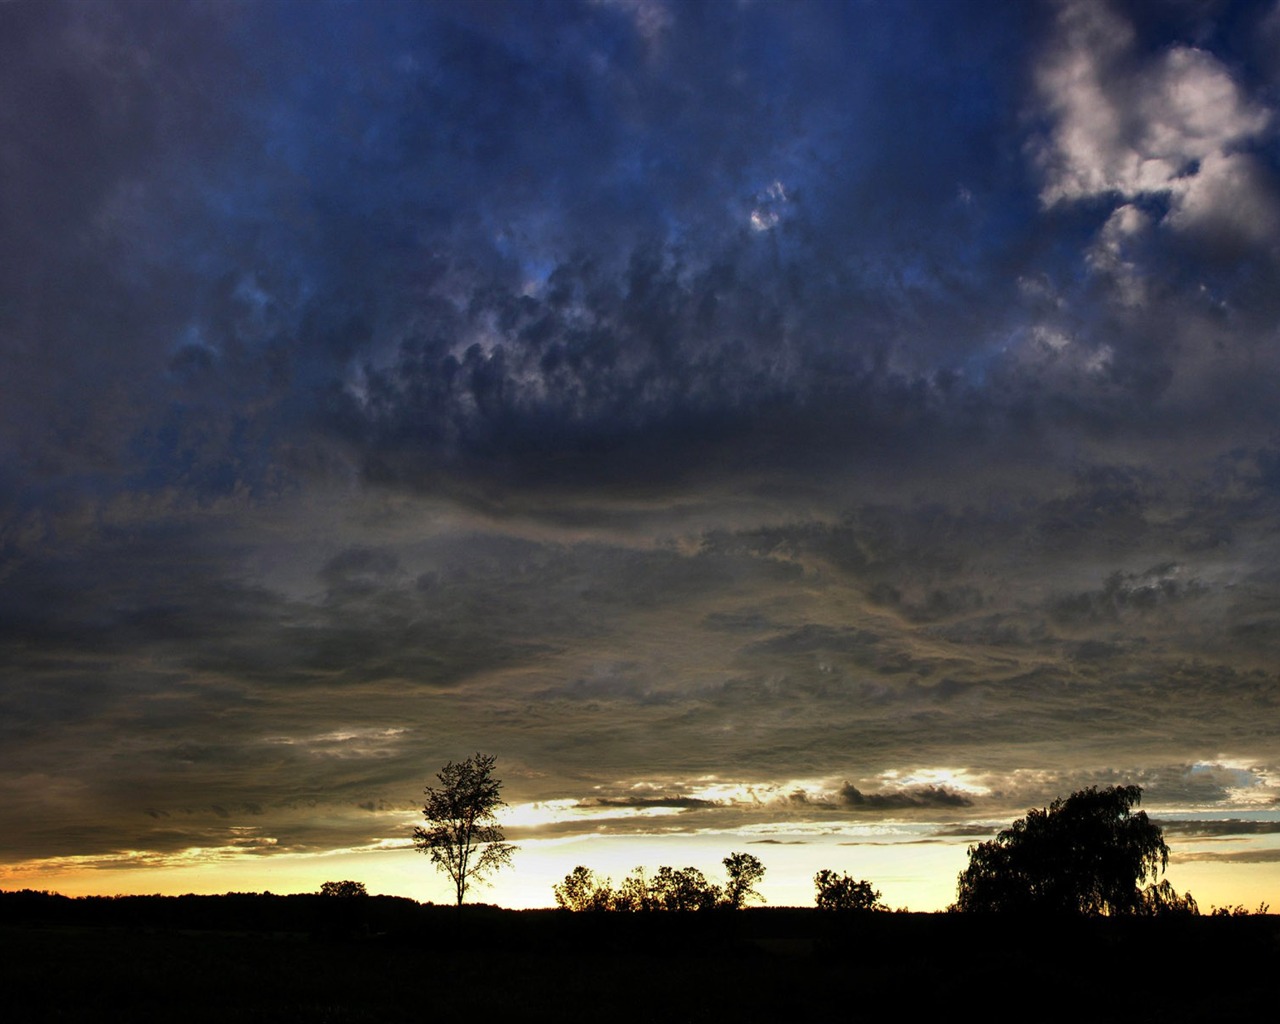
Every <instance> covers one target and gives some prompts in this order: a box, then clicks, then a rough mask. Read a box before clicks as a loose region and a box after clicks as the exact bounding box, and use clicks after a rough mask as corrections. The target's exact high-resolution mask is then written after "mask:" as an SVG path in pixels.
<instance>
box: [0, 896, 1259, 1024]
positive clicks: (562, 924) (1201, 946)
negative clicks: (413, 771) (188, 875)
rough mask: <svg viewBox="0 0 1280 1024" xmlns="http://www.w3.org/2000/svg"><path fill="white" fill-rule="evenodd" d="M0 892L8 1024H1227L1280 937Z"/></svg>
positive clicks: (953, 918)
mask: <svg viewBox="0 0 1280 1024" xmlns="http://www.w3.org/2000/svg"><path fill="white" fill-rule="evenodd" d="M22 895H23V894H0V993H2V994H3V995H2V996H0V998H2V999H3V1006H2V1007H0V1009H2V1010H3V1011H4V1019H5V1020H8V1021H90V1020H92V1021H103V1020H134V1021H159V1020H164V1021H183V1022H193V1021H215V1020H216V1021H219V1022H225V1021H332V1022H339V1021H340V1022H348V1021H350V1022H355V1021H379V1022H394V1021H408V1020H411V1019H414V1020H416V1019H421V1018H427V1019H431V1020H437V1021H438V1020H462V1019H465V1020H486V1019H487V1020H501V1019H511V1020H551V1019H558V1020H596V1019H606V1020H610V1021H612V1020H622V1021H663V1022H667V1021H720V1020H735V1019H736V1020H783V1021H785V1020H805V1019H814V1018H818V1019H822V1018H826V1017H838V1019H868V1020H871V1019H883V1018H884V1017H886V1016H887V1015H890V1014H892V1015H893V1016H895V1017H896V1016H899V1015H902V1016H914V1013H913V1012H912V1011H926V1012H928V1013H930V1014H931V1015H937V1016H939V1017H945V1018H946V1019H949V1020H978V1019H984V1020H992V1019H1004V1020H1014V1021H1019V1022H1033V1021H1042V1020H1076V1019H1085V1020H1091V1021H1096V1020H1106V1021H1126V1022H1137V1021H1209V1020H1241V1019H1247V1018H1251V1017H1255V1016H1262V1015H1263V1014H1265V1015H1266V1018H1267V1019H1270V1017H1271V1015H1272V1013H1273V1012H1274V1007H1275V1003H1276V999H1277V995H1276V991H1277V990H1276V985H1275V981H1274V978H1275V974H1274V967H1275V964H1276V962H1277V954H1280V918H1277V917H1275V916H1267V917H1259V916H1253V917H1242V918H1210V917H1201V918H1190V919H1177V920H1163V921H1162V920H1134V921H1114V920H1113V921H1060V922H1028V921H1017V920H1006V919H995V918H991V919H983V918H974V917H961V916H958V915H946V914H874V915H868V916H840V915H820V914H819V913H818V912H817V911H813V910H793V909H786V908H778V909H759V910H747V911H738V912H727V913H713V914H706V915H696V914H694V915H669V914H645V915H616V914H605V915H601V914H596V915H570V914H567V913H561V912H556V911H524V912H515V911H502V910H496V909H494V908H487V907H472V908H467V909H466V910H465V911H464V913H463V915H462V917H461V918H459V917H458V916H457V915H456V914H455V913H454V911H453V909H452V908H442V907H420V906H418V905H417V904H414V903H412V902H411V901H408V900H398V899H393V898H390V897H369V898H368V899H367V900H362V901H345V900H337V901H335V900H332V899H331V900H329V901H325V900H323V899H322V898H320V897H308V896H291V897H283V896H267V895H233V896H224V897H177V898H158V897H139V898H123V899H114V900H90V901H86V900H74V901H72V900H65V899H62V898H50V897H37V896H35V895H31V896H26V898H25V899H22V898H19V897H20V896H22Z"/></svg>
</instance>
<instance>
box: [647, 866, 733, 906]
mask: <svg viewBox="0 0 1280 1024" xmlns="http://www.w3.org/2000/svg"><path fill="white" fill-rule="evenodd" d="M650 887H651V890H652V892H653V895H654V898H655V899H657V901H658V902H659V903H660V904H661V905H662V909H664V910H674V911H678V912H682V911H690V910H711V909H713V908H714V907H715V906H716V904H718V903H719V902H720V887H719V886H718V885H714V884H712V883H711V882H708V881H707V876H706V875H704V874H703V873H702V872H701V871H699V870H698V869H697V868H670V867H667V866H666V865H665V864H664V865H663V866H662V867H660V868H658V873H657V874H656V875H654V876H653V881H652V882H651V883H650Z"/></svg>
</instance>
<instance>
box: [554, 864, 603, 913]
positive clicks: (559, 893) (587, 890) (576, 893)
mask: <svg viewBox="0 0 1280 1024" xmlns="http://www.w3.org/2000/svg"><path fill="white" fill-rule="evenodd" d="M612 884H613V883H612V882H610V881H609V879H607V878H600V877H598V876H597V875H596V874H595V872H593V871H592V870H591V869H590V868H587V867H583V866H582V865H581V864H579V865H578V866H577V867H576V868H574V869H573V870H572V871H570V872H569V873H568V874H567V875H565V876H564V881H563V882H560V883H558V884H557V885H555V886H554V888H553V889H552V891H553V892H554V893H555V897H556V906H557V907H563V908H564V909H565V910H574V911H583V910H612V909H613V901H614V893H613V888H612Z"/></svg>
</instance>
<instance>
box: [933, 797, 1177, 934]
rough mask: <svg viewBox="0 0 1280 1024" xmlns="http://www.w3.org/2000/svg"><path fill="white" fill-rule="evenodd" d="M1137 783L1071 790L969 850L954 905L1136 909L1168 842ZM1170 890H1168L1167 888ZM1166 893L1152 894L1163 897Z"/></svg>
mask: <svg viewBox="0 0 1280 1024" xmlns="http://www.w3.org/2000/svg"><path fill="white" fill-rule="evenodd" d="M1141 799H1142V789H1141V788H1140V787H1138V786H1108V787H1107V788H1106V789H1098V788H1096V787H1093V786H1091V787H1090V788H1088V789H1084V790H1081V791H1079V792H1078V793H1072V794H1071V795H1070V796H1069V797H1067V798H1066V799H1065V800H1064V799H1061V798H1059V799H1057V800H1055V801H1054V802H1053V803H1052V804H1051V805H1050V806H1049V807H1048V809H1047V810H1046V809H1040V810H1031V811H1028V812H1027V816H1026V817H1025V818H1019V819H1018V820H1017V821H1015V822H1014V823H1013V824H1012V825H1011V826H1009V828H1007V829H1004V830H1003V831H1002V832H1000V833H999V834H998V835H997V836H996V837H995V839H992V840H990V841H989V842H985V843H980V844H978V845H977V846H971V847H970V848H969V866H968V867H967V868H965V870H964V871H963V872H961V874H960V878H959V882H958V895H957V899H956V903H955V909H957V910H961V911H1014V912H1023V913H1050V914H1085V915H1099V914H1133V913H1139V912H1141V911H1142V910H1143V908H1144V906H1145V903H1144V896H1143V889H1142V887H1141V886H1142V883H1143V882H1144V881H1145V880H1147V879H1148V878H1150V879H1151V881H1152V882H1155V881H1156V877H1157V875H1158V873H1160V872H1163V871H1164V869H1165V867H1166V866H1167V865H1168V862H1169V847H1168V846H1167V845H1166V844H1165V841H1164V833H1163V832H1162V831H1161V829H1160V827H1159V826H1158V825H1154V824H1152V823H1151V821H1149V820H1148V818H1147V815H1146V812H1145V811H1138V812H1137V813H1133V808H1134V806H1135V805H1137V804H1138V803H1139V802H1140V801H1141ZM1165 895H1167V894H1165ZM1160 898H1161V896H1160V894H1158V893H1157V894H1156V895H1155V896H1153V897H1151V899H1152V900H1153V901H1158V900H1159V899H1160Z"/></svg>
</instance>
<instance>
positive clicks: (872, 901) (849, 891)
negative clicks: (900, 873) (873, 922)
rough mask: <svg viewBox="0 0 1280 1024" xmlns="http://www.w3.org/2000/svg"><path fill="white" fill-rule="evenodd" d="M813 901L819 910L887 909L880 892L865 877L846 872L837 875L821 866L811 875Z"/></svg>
mask: <svg viewBox="0 0 1280 1024" xmlns="http://www.w3.org/2000/svg"><path fill="white" fill-rule="evenodd" d="M813 887H814V890H815V892H814V902H815V903H816V904H817V907H818V909H819V910H842V911H869V910H877V911H879V910H887V909H888V908H887V907H886V906H885V905H884V904H883V903H882V902H881V900H880V893H879V892H878V891H877V890H875V889H873V888H872V887H871V883H870V882H868V881H866V880H865V879H854V878H852V877H850V876H849V875H847V874H842V875H837V874H836V873H835V872H834V871H831V870H829V869H827V868H823V869H822V870H821V871H819V872H818V873H817V874H816V875H814V876H813Z"/></svg>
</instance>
